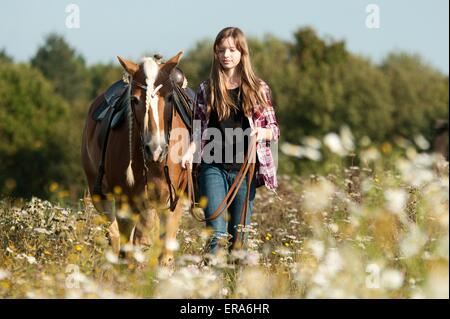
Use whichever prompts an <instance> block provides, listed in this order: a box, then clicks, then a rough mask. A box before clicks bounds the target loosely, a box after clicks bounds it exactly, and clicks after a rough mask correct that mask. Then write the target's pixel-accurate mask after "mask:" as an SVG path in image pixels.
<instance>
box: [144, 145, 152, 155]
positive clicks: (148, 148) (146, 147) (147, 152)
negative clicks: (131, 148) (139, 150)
mask: <svg viewBox="0 0 450 319" xmlns="http://www.w3.org/2000/svg"><path fill="white" fill-rule="evenodd" d="M144 152H145V154H147V155H148V156H150V154H151V153H152V150H151V149H150V145H148V144H147V145H144Z"/></svg>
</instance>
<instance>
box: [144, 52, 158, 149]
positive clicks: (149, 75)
mask: <svg viewBox="0 0 450 319" xmlns="http://www.w3.org/2000/svg"><path fill="white" fill-rule="evenodd" d="M142 62H143V67H144V73H145V82H146V84H147V94H146V97H145V108H146V112H145V119H144V131H145V132H146V133H148V121H149V120H148V109H149V108H150V107H151V108H152V112H153V118H154V120H155V124H156V129H157V132H158V134H156V135H157V140H158V145H159V143H160V141H159V114H158V96H157V95H156V96H152V93H153V90H154V89H155V81H156V77H157V76H158V72H159V66H158V63H157V61H155V59H154V58H151V57H144V58H142Z"/></svg>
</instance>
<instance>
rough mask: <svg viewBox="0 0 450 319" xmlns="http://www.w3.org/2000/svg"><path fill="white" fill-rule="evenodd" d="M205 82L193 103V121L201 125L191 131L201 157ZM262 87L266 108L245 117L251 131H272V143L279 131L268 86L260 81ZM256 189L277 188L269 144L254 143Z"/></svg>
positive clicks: (206, 116)
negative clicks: (198, 145) (199, 144)
mask: <svg viewBox="0 0 450 319" xmlns="http://www.w3.org/2000/svg"><path fill="white" fill-rule="evenodd" d="M206 83H207V81H203V82H202V83H200V87H199V89H198V91H197V94H196V99H195V103H194V120H199V121H200V123H201V125H200V126H195V125H194V131H193V140H194V141H201V146H200V152H199V153H197V152H196V153H197V154H196V156H199V155H200V156H202V155H203V150H204V147H205V145H206V143H207V142H208V140H207V139H203V138H202V137H203V136H204V134H203V133H204V132H205V130H206V129H207V128H208V123H209V116H208V114H207V112H206V109H207V108H206V103H205V101H206V85H207V84H206ZM261 84H262V87H263V89H264V92H265V97H266V100H267V104H268V106H267V107H265V108H264V109H263V110H262V112H260V111H255V112H253V115H252V116H251V117H247V118H248V120H249V124H250V127H251V129H252V130H253V129H254V128H258V127H260V128H268V129H271V130H272V141H275V142H276V141H278V139H279V137H280V129H279V127H278V122H277V119H276V116H275V110H274V107H273V105H272V100H271V91H270V88H269V86H268V85H267V84H266V83H265V82H264V81H261ZM256 154H257V162H256V187H259V186H262V185H265V186H266V187H267V188H268V189H270V190H273V191H275V188H276V187H277V186H278V182H277V175H276V167H275V162H274V160H273V156H272V151H271V149H270V142H269V141H264V142H257V143H256Z"/></svg>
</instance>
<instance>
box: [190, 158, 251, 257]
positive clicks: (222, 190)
mask: <svg viewBox="0 0 450 319" xmlns="http://www.w3.org/2000/svg"><path fill="white" fill-rule="evenodd" d="M237 174H238V171H233V170H230V171H227V170H225V169H224V168H222V167H219V166H215V165H211V164H206V163H202V164H201V167H200V172H199V176H198V184H199V185H198V186H199V192H200V196H205V197H206V198H207V204H206V207H205V208H204V212H205V217H206V218H209V217H211V215H212V214H213V213H214V211H215V210H216V209H217V207H219V205H220V204H221V203H222V201H223V199H224V198H225V196H226V195H227V193H228V190H229V188H230V187H231V185H232V184H233V182H234V180H235V178H236V176H237ZM247 180H248V174H247V176H246V177H245V180H244V181H243V182H242V184H241V187H240V188H239V190H238V192H237V194H236V197H235V198H234V199H233V202H232V203H231V205H230V207H228V212H223V214H221V215H220V217H218V218H216V219H214V220H210V221H207V222H206V226H207V227H211V228H212V229H213V234H212V236H211V240H210V241H209V243H208V247H207V251H208V252H211V253H215V252H216V250H217V244H218V242H219V240H220V239H221V238H223V237H226V236H228V235H231V246H233V244H234V243H235V241H236V238H237V226H238V225H239V223H240V219H241V212H242V208H243V206H244V203H245V201H246V193H247ZM255 193H256V189H255V178H254V176H253V180H252V183H251V184H250V194H249V203H248V208H247V218H246V221H245V225H249V224H250V216H251V213H252V208H253V200H254V199H255ZM227 213H228V216H227Z"/></svg>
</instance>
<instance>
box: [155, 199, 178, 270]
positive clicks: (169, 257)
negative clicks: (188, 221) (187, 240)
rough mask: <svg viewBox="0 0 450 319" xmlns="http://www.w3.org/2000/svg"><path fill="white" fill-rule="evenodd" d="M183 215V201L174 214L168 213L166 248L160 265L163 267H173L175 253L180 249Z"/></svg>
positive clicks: (165, 237)
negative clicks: (179, 237)
mask: <svg viewBox="0 0 450 319" xmlns="http://www.w3.org/2000/svg"><path fill="white" fill-rule="evenodd" d="M182 215H183V204H182V199H180V200H179V201H178V204H177V206H176V207H175V210H174V211H173V212H170V211H169V212H168V215H167V219H166V223H165V227H166V232H165V233H166V234H165V236H164V239H163V240H164V242H163V243H164V248H163V253H162V255H161V257H160V264H161V265H162V266H173V264H174V261H175V259H174V253H175V251H176V250H177V249H178V242H177V232H178V228H179V227H180V222H181V216H182Z"/></svg>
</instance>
